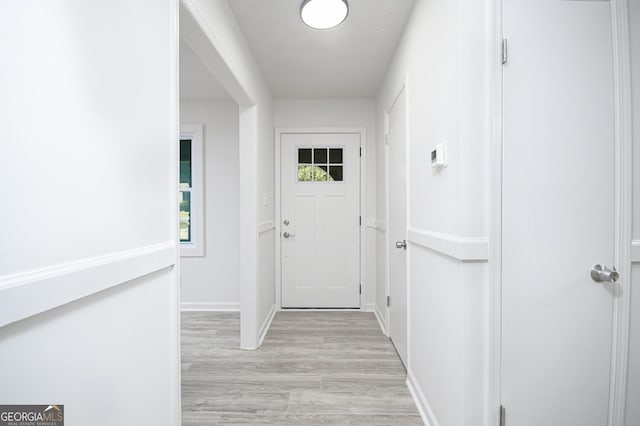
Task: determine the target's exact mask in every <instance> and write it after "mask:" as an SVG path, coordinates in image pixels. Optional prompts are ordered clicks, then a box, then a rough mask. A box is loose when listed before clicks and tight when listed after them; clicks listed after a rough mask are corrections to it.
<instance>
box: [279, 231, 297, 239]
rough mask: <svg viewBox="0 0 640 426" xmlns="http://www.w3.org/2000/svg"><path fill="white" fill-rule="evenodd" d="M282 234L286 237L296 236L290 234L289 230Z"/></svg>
mask: <svg viewBox="0 0 640 426" xmlns="http://www.w3.org/2000/svg"><path fill="white" fill-rule="evenodd" d="M282 236H283V237H285V238H289V237H295V235H294V234H290V233H288V232H284V233H283V234H282Z"/></svg>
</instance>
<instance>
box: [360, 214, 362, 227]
mask: <svg viewBox="0 0 640 426" xmlns="http://www.w3.org/2000/svg"><path fill="white" fill-rule="evenodd" d="M360 226H362V216H360Z"/></svg>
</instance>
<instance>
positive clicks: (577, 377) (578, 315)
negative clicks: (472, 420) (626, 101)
mask: <svg viewBox="0 0 640 426" xmlns="http://www.w3.org/2000/svg"><path fill="white" fill-rule="evenodd" d="M503 12H504V15H503V16H504V18H503V19H504V34H505V37H506V38H507V39H508V46H509V58H508V62H507V64H506V65H505V66H504V83H503V84H504V153H503V155H504V157H503V162H504V163H503V171H504V175H503V231H502V232H503V241H502V247H503V250H502V251H503V290H502V291H503V293H502V296H503V366H502V368H503V371H502V375H503V383H502V389H503V395H502V401H503V405H504V407H505V410H506V424H507V425H513V426H516V425H517V426H539V425H545V424H546V425H554V426H578V425H580V426H602V425H606V424H607V415H608V402H609V379H610V375H609V369H610V361H611V337H612V335H611V327H612V301H613V296H612V286H613V285H615V284H611V283H604V284H603V283H596V282H594V281H593V280H592V278H591V277H590V269H591V268H592V266H593V265H594V264H600V263H601V264H604V265H606V266H608V267H613V259H614V213H615V212H614V127H613V117H614V116H613V112H614V110H613V70H612V64H613V60H612V36H611V10H610V3H609V2H607V1H563V0H504V10H503Z"/></svg>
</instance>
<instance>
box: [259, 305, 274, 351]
mask: <svg viewBox="0 0 640 426" xmlns="http://www.w3.org/2000/svg"><path fill="white" fill-rule="evenodd" d="M275 316H276V305H275V304H274V305H273V306H271V310H270V311H269V315H267V317H266V318H265V319H264V321H263V322H262V326H261V327H260V333H259V334H258V348H259V347H260V346H261V345H262V342H263V341H264V338H265V336H266V335H267V333H268V332H269V327H271V322H272V321H273V317H275Z"/></svg>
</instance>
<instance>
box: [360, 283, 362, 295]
mask: <svg viewBox="0 0 640 426" xmlns="http://www.w3.org/2000/svg"><path fill="white" fill-rule="evenodd" d="M360 294H362V284H360Z"/></svg>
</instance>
